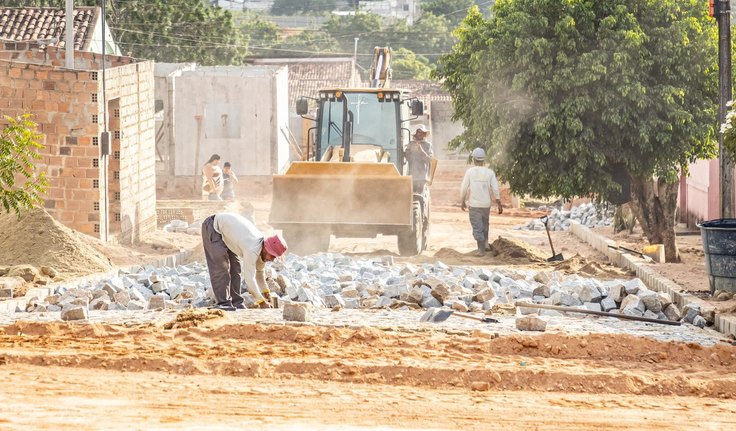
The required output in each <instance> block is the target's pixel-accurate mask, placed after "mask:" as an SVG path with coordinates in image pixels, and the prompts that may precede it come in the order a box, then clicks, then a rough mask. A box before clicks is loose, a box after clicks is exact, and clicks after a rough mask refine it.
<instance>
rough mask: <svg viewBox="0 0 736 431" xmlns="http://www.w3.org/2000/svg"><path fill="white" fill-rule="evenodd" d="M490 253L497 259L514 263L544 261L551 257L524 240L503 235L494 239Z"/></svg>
mask: <svg viewBox="0 0 736 431" xmlns="http://www.w3.org/2000/svg"><path fill="white" fill-rule="evenodd" d="M488 254H490V255H491V256H493V257H494V258H495V260H501V261H504V262H513V263H535V262H544V261H546V260H547V258H548V257H549V256H547V255H546V254H545V253H544V252H542V251H540V250H538V249H536V248H534V247H532V246H531V245H529V244H527V243H526V242H524V241H521V240H518V239H515V238H504V237H502V236H499V237H498V239H497V240H495V241H493V244H491V251H490V252H489V253H488Z"/></svg>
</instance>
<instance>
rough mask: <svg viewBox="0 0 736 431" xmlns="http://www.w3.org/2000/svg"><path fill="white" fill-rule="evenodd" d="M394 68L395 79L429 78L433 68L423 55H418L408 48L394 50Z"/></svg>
mask: <svg viewBox="0 0 736 431" xmlns="http://www.w3.org/2000/svg"><path fill="white" fill-rule="evenodd" d="M394 57H395V58H394V60H393V62H392V66H391V68H392V69H393V77H394V79H419V80H425V79H429V78H430V76H431V74H432V68H431V67H430V65H429V60H427V58H426V57H423V56H421V55H416V54H414V53H413V52H411V51H409V50H408V49H406V48H399V49H397V50H396V51H394Z"/></svg>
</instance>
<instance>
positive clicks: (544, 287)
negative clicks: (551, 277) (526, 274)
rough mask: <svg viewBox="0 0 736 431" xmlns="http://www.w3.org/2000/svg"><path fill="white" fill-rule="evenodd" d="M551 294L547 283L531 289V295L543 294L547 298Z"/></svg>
mask: <svg viewBox="0 0 736 431" xmlns="http://www.w3.org/2000/svg"><path fill="white" fill-rule="evenodd" d="M550 295H551V292H550V289H549V286H547V285H541V286H537V287H535V288H534V291H532V296H543V297H545V298H549V296H550Z"/></svg>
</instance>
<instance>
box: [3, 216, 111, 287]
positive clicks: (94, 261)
mask: <svg viewBox="0 0 736 431" xmlns="http://www.w3.org/2000/svg"><path fill="white" fill-rule="evenodd" d="M90 242H91V241H89V240H87V239H86V238H85V237H84V234H81V233H78V232H75V231H74V230H72V229H69V228H68V227H66V226H63V225H62V224H61V223H59V222H58V221H56V220H54V219H53V218H52V217H51V216H50V215H49V214H48V213H47V212H46V210H44V209H36V210H33V211H31V212H29V213H26V214H24V215H23V216H22V217H21V218H20V219H18V217H17V216H16V215H15V214H4V213H3V214H0V265H23V264H25V265H33V266H35V267H41V266H50V267H52V268H54V269H56V270H57V271H58V272H59V274H60V275H61V276H62V277H65V276H66V277H68V276H79V275H85V274H92V273H95V272H104V271H109V270H111V269H112V265H111V264H110V262H109V260H108V259H107V258H106V257H104V256H103V255H101V254H100V252H99V251H97V250H95V249H94V248H93V247H92V246H91V245H90Z"/></svg>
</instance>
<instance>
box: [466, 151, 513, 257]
mask: <svg viewBox="0 0 736 431" xmlns="http://www.w3.org/2000/svg"><path fill="white" fill-rule="evenodd" d="M471 158H472V160H473V166H472V167H471V168H470V169H468V170H467V171H466V172H465V177H464V178H463V182H462V185H461V186H460V208H461V209H462V210H463V211H465V210H466V209H467V208H468V207H470V209H469V211H468V214H469V217H470V226H471V227H472V228H473V238H475V241H476V243H477V245H478V253H477V256H479V257H482V256H485V254H486V247H488V231H489V229H490V227H489V219H490V214H491V203H492V199H493V198H495V199H496V206H497V207H498V213H499V214H503V207H502V206H501V194H500V192H499V191H498V180H496V173H495V172H493V170H492V169H490V168H488V167H486V166H484V165H485V160H486V152H485V151H484V150H483V148H480V147H479V148H476V149H474V150H473V152H472V154H471Z"/></svg>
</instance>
